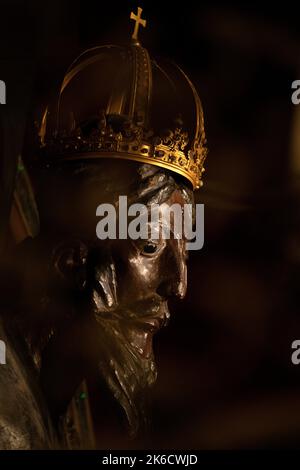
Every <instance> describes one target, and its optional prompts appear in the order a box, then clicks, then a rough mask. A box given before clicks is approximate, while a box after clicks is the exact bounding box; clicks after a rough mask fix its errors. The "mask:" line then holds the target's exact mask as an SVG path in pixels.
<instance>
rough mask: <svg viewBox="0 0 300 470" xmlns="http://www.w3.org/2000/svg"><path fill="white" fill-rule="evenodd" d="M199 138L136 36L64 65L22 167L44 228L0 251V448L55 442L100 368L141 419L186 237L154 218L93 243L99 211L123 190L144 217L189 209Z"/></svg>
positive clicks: (165, 71) (178, 74)
mask: <svg viewBox="0 0 300 470" xmlns="http://www.w3.org/2000/svg"><path fill="white" fill-rule="evenodd" d="M204 144H205V136H204V127H203V113H202V108H201V104H200V100H199V98H198V95H197V93H196V91H195V89H194V87H193V85H192V83H191V82H190V80H189V79H188V78H187V76H186V75H185V74H184V73H183V72H182V71H181V70H180V69H179V68H178V67H176V66H174V65H170V64H164V65H161V64H157V63H156V62H155V61H152V60H151V59H150V57H149V55H148V52H147V51H146V50H145V49H144V48H142V46H141V45H140V43H139V41H138V39H137V34H136V31H135V33H134V35H133V39H132V43H131V44H130V46H126V47H118V46H106V47H97V48H94V49H92V50H88V51H86V52H85V53H84V54H82V55H81V56H79V58H78V59H77V60H76V61H75V62H74V63H73V64H72V65H71V67H70V68H69V70H68V72H67V74H66V76H65V78H64V80H63V83H62V86H61V89H60V91H59V93H58V97H57V100H56V101H55V102H54V103H52V104H50V105H49V106H48V107H47V109H46V110H45V112H44V114H43V117H42V119H41V125H40V129H39V150H38V151H37V152H36V153H35V154H36V156H37V157H36V159H34V160H32V159H31V162H30V177H31V182H32V184H33V187H34V192H35V199H36V201H37V206H38V212H39V218H40V230H39V234H38V235H36V236H35V237H34V238H32V237H28V238H26V239H25V240H23V241H22V243H20V244H19V245H18V246H17V247H13V249H12V250H10V251H7V253H6V254H5V256H4V257H3V259H4V260H5V261H3V263H2V271H4V272H5V273H6V274H5V279H4V277H3V276H2V289H1V298H2V306H1V312H2V314H1V331H0V337H1V338H3V339H4V340H5V342H6V345H7V354H8V356H7V357H8V359H7V364H6V365H5V366H1V374H0V429H1V432H0V447H1V448H5V449H42V448H56V447H63V446H64V445H65V444H64V443H65V442H66V439H65V435H64V434H65V433H66V432H67V430H66V429H67V425H66V416H67V414H68V413H67V410H68V407H69V405H70V402H71V401H72V398H73V397H74V394H75V393H76V390H77V389H78V387H79V385H80V384H81V383H82V381H83V380H85V379H88V378H89V377H95V376H97V375H98V376H99V378H101V380H102V384H103V387H104V388H106V389H107V390H108V391H109V393H111V395H112V396H113V399H114V400H115V402H116V403H118V404H120V405H121V409H122V410H123V411H124V415H125V416H126V419H127V422H128V424H129V429H130V432H131V434H132V435H134V434H136V433H137V432H138V430H139V429H142V428H143V427H144V425H145V424H146V421H147V413H146V411H145V410H146V397H147V389H148V388H149V387H150V386H151V385H152V384H153V383H154V382H155V379H156V374H157V372H156V365H155V362H154V357H153V349H152V339H153V335H154V334H155V333H156V332H157V331H158V330H159V329H160V328H161V327H163V326H165V325H166V324H167V323H168V319H169V316H170V314H169V310H168V304H167V302H168V299H169V298H170V297H178V298H183V297H184V295H185V292H186V288H187V271H186V240H185V239H184V237H183V236H178V234H177V233H176V227H175V224H174V219H173V218H170V219H169V222H168V224H169V227H168V228H169V233H170V234H171V236H170V237H169V238H168V239H166V238H165V237H164V236H163V234H162V231H161V230H160V228H161V224H162V217H159V218H158V219H157V220H154V221H151V219H150V218H149V220H150V222H149V225H151V224H152V226H151V227H150V226H149V228H150V230H149V234H150V235H149V237H148V238H147V239H144V238H143V239H141V238H140V239H131V238H125V237H122V238H120V237H118V236H116V237H113V238H112V239H102V240H100V239H99V238H98V237H97V236H96V225H97V221H98V219H97V217H96V210H97V207H98V206H99V205H101V204H111V205H112V206H113V207H115V208H116V209H118V204H119V197H120V196H126V197H127V200H128V205H130V204H136V203H142V204H144V206H145V207H146V208H147V211H148V212H149V214H150V213H151V208H152V207H153V204H156V205H157V207H158V211H159V212H160V215H162V212H163V210H165V207H168V206H169V207H170V206H172V205H173V204H177V205H178V206H179V207H181V208H184V205H185V204H191V205H193V189H196V188H197V187H199V186H200V185H201V174H202V171H203V162H204V158H205V153H206V152H205V148H204ZM30 153H31V154H32V149H30ZM24 158H25V161H26V154H25V156H24ZM27 199H28V198H27ZM26 201H27V200H26ZM27 202H28V201H27ZM29 212H30V211H29ZM27 216H28V214H27ZM28 217H29V218H30V214H29V216H28ZM190 217H193V214H192V212H191V213H190ZM153 225H154V226H153ZM153 233H157V234H159V235H158V236H155V237H153V236H152V237H151V234H153ZM7 273H9V275H8V274H7ZM12 279H13V282H12ZM8 284H9V286H14V288H10V289H7V286H8ZM99 399H101V397H100V398H99Z"/></svg>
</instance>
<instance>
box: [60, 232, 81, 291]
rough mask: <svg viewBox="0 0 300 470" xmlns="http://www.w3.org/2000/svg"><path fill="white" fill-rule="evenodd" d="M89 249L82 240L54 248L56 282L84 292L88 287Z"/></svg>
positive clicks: (69, 241) (66, 242)
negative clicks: (87, 265)
mask: <svg viewBox="0 0 300 470" xmlns="http://www.w3.org/2000/svg"><path fill="white" fill-rule="evenodd" d="M87 255H88V248H87V246H86V245H85V244H84V243H83V242H82V241H81V240H80V239H71V240H66V241H64V242H63V243H61V244H59V245H58V246H57V247H55V248H54V250H53V253H52V266H53V268H54V272H55V277H56V281H60V282H61V283H62V284H64V286H65V287H68V288H70V289H75V290H83V289H84V288H85V286H86V280H87V272H86V264H87Z"/></svg>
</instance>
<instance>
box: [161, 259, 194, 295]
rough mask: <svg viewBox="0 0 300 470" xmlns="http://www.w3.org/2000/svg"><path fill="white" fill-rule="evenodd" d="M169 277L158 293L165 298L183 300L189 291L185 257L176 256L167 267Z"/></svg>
mask: <svg viewBox="0 0 300 470" xmlns="http://www.w3.org/2000/svg"><path fill="white" fill-rule="evenodd" d="M167 272H168V276H166V277H165V279H164V281H163V282H162V283H161V285H160V287H159V289H158V293H159V294H160V295H162V296H164V297H179V298H180V299H183V298H184V297H185V294H186V290H187V267H186V260H185V256H182V255H179V254H174V256H173V257H172V259H170V260H169V263H168V266H167Z"/></svg>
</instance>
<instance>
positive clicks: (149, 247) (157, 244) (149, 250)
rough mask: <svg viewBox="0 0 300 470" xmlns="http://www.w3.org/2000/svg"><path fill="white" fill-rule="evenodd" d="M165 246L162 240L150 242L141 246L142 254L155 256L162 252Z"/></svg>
mask: <svg viewBox="0 0 300 470" xmlns="http://www.w3.org/2000/svg"><path fill="white" fill-rule="evenodd" d="M163 245H164V244H163V243H161V241H160V240H148V241H146V242H143V243H142V244H141V245H140V253H141V254H142V255H144V256H149V257H150V256H153V255H155V254H157V253H158V252H159V251H160V250H161V248H162V247H163Z"/></svg>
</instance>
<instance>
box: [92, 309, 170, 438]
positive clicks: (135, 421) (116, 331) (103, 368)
mask: <svg viewBox="0 0 300 470" xmlns="http://www.w3.org/2000/svg"><path fill="white" fill-rule="evenodd" d="M163 309H164V310H165V311H166V312H167V305H166V304H165V303H164V305H163ZM167 316H168V313H167ZM135 318H137V317H135ZM97 322H98V323H99V326H100V331H101V332H100V338H99V342H100V344H101V357H100V361H99V368H100V372H101V375H102V376H103V378H104V380H105V382H106V383H107V385H108V387H109V389H110V391H111V392H112V393H113V395H114V397H115V399H116V400H117V401H118V403H119V404H120V405H121V406H122V408H123V410H124V411H125V413H126V416H127V420H128V423H129V429H130V434H131V435H135V434H136V433H137V431H138V429H139V428H143V427H145V426H147V421H148V419H147V403H146V402H147V396H148V394H147V389H148V388H149V387H151V386H152V385H153V384H154V382H155V380H156V377H157V369H156V365H155V362H154V355H153V349H152V339H153V335H154V333H155V331H156V330H157V329H158V327H157V325H155V326H151V324H149V323H148V324H147V323H145V322H144V321H141V320H136V319H132V318H130V313H128V314H127V312H124V311H122V314H118V312H113V313H110V314H108V313H107V312H105V313H98V314H97ZM160 326H162V325H160Z"/></svg>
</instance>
